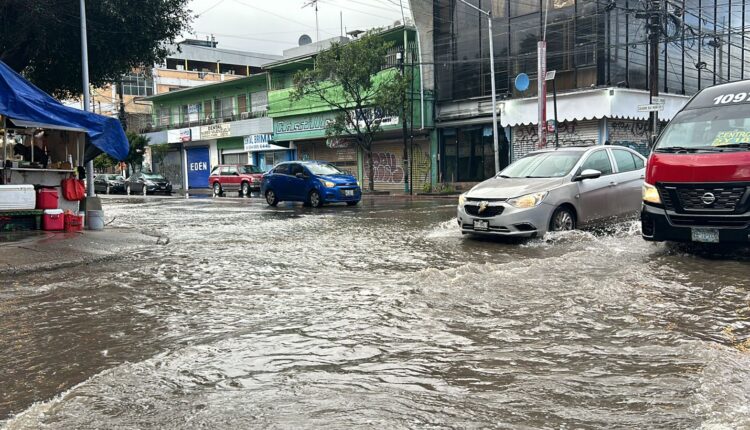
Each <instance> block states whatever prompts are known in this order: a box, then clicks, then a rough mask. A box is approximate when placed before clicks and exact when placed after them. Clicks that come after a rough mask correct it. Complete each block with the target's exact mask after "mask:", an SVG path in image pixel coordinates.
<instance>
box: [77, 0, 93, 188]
mask: <svg viewBox="0 0 750 430" xmlns="http://www.w3.org/2000/svg"><path fill="white" fill-rule="evenodd" d="M80 6H81V72H82V75H83V106H84V108H83V109H84V110H85V111H88V110H89V109H90V108H91V94H89V46H88V40H87V37H86V0H81V3H80ZM86 194H87V195H88V196H89V197H94V195H95V193H94V160H91V161H89V162H88V163H87V164H86Z"/></svg>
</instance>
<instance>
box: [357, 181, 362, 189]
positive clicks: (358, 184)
mask: <svg viewBox="0 0 750 430" xmlns="http://www.w3.org/2000/svg"><path fill="white" fill-rule="evenodd" d="M357 186H358V187H360V188H362V185H360V183H359V179H357Z"/></svg>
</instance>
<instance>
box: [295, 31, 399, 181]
mask: <svg viewBox="0 0 750 430" xmlns="http://www.w3.org/2000/svg"><path fill="white" fill-rule="evenodd" d="M391 47H393V43H391V42H386V41H384V40H382V39H381V38H380V37H379V36H378V35H377V34H376V33H369V34H366V35H364V36H362V37H361V38H360V39H358V40H356V41H353V42H349V43H346V44H340V43H334V44H332V45H331V47H330V49H328V50H326V51H323V52H320V53H319V54H318V55H317V57H316V59H315V68H313V69H308V70H303V71H300V72H298V73H297V74H296V75H295V76H294V90H293V91H292V93H291V96H290V97H291V98H292V100H295V101H299V100H303V99H304V100H308V101H310V102H313V103H319V102H321V101H322V102H323V103H325V104H327V105H329V106H331V108H332V110H335V111H336V117H335V119H334V120H333V121H331V122H329V123H328V125H327V127H326V135H328V136H330V137H336V138H349V139H351V140H353V141H354V142H355V143H356V144H357V146H358V147H359V148H361V149H362V150H363V151H364V152H365V154H366V155H367V164H368V168H369V171H370V174H369V175H368V177H369V178H370V181H369V189H370V190H374V183H373V177H374V174H373V162H372V142H373V140H374V139H375V137H376V135H377V134H378V133H379V132H381V131H382V128H381V126H380V119H381V118H382V117H383V116H384V115H385V114H386V113H388V114H396V115H399V116H400V117H401V118H402V119H403V118H404V115H403V112H404V111H405V109H404V96H405V94H406V91H407V89H408V88H409V85H410V82H409V81H410V79H409V77H408V76H403V75H402V74H401V73H399V72H398V71H397V70H395V69H388V70H384V69H385V66H386V55H387V54H388V50H389V48H391Z"/></svg>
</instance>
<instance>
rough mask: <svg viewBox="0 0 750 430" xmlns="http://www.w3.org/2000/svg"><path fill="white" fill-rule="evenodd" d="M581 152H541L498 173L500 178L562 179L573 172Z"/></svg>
mask: <svg viewBox="0 0 750 430" xmlns="http://www.w3.org/2000/svg"><path fill="white" fill-rule="evenodd" d="M582 154H583V152H573V151H560V152H542V153H539V154H532V155H529V156H526V157H524V158H522V159H520V160H518V161H516V162H515V163H513V164H511V165H510V166H508V167H506V168H505V170H503V171H502V172H500V174H499V175H498V176H500V177H502V178H562V177H563V176H565V175H567V174H569V173H570V171H571V170H573V166H575V165H576V163H577V162H578V160H580V159H581V155H582Z"/></svg>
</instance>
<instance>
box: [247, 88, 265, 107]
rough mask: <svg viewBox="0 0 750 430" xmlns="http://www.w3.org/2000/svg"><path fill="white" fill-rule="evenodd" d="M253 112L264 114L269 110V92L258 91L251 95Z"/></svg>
mask: <svg viewBox="0 0 750 430" xmlns="http://www.w3.org/2000/svg"><path fill="white" fill-rule="evenodd" d="M250 107H251V110H252V112H262V111H265V110H267V109H268V92H266V91H258V92H256V93H251V94H250Z"/></svg>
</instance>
